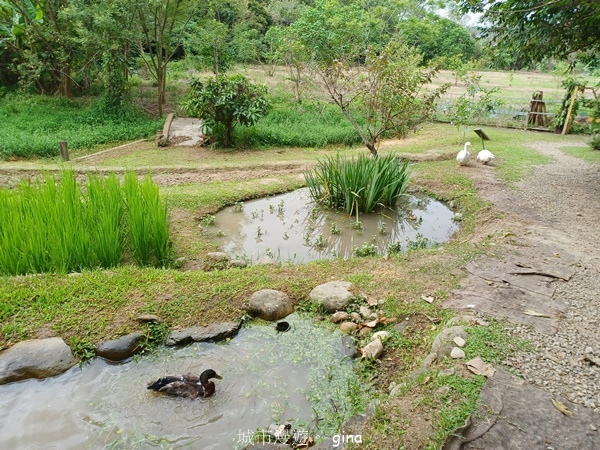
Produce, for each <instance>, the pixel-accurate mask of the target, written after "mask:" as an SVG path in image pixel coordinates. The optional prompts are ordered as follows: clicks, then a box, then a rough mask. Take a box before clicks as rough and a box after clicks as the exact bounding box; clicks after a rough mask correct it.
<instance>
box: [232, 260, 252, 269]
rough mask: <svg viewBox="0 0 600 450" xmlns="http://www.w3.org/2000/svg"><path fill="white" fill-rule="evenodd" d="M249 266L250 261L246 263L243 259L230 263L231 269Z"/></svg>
mask: <svg viewBox="0 0 600 450" xmlns="http://www.w3.org/2000/svg"><path fill="white" fill-rule="evenodd" d="M247 266H248V261H244V260H243V259H232V260H231V261H229V267H230V268H232V269H233V268H238V269H241V268H244V267H247Z"/></svg>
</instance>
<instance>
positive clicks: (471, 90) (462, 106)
mask: <svg viewBox="0 0 600 450" xmlns="http://www.w3.org/2000/svg"><path fill="white" fill-rule="evenodd" d="M462 80H463V82H464V84H465V87H466V91H465V93H464V94H462V95H461V96H460V97H458V98H457V99H456V101H455V102H454V103H453V104H450V103H447V104H445V105H442V106H441V108H440V109H441V111H442V113H443V114H444V115H446V116H447V117H448V118H449V119H450V121H451V122H452V123H453V124H454V125H455V126H456V129H457V131H458V136H459V139H458V143H459V144H461V143H462V142H463V140H464V137H465V133H466V132H467V127H466V125H468V124H472V123H477V121H479V120H481V119H483V117H484V116H485V115H486V114H488V113H490V112H492V111H494V109H495V108H496V107H498V106H499V105H500V99H498V98H497V97H495V96H494V94H497V93H498V92H500V88H498V87H494V88H489V89H488V88H484V87H482V86H481V75H475V74H474V73H471V74H468V75H466V76H464V77H463V78H462Z"/></svg>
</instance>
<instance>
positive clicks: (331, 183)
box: [305, 153, 410, 214]
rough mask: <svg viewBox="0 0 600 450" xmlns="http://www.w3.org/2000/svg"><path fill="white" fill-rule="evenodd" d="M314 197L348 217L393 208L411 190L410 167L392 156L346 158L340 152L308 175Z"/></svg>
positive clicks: (322, 162) (391, 154) (307, 180)
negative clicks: (358, 213)
mask: <svg viewBox="0 0 600 450" xmlns="http://www.w3.org/2000/svg"><path fill="white" fill-rule="evenodd" d="M305 177H306V182H307V184H308V187H309V191H310V195H311V198H312V199H313V200H314V201H315V202H317V203H320V204H322V205H325V206H328V207H330V208H336V209H343V210H344V211H346V213H348V214H352V213H357V212H365V213H369V212H371V211H373V210H374V209H375V208H376V207H377V206H388V207H392V206H394V205H395V204H396V201H397V200H398V198H399V197H400V196H401V195H402V194H404V193H405V192H406V190H407V188H408V183H409V180H410V168H409V166H408V162H406V161H405V162H401V161H400V159H399V158H398V157H397V156H396V155H395V154H393V153H390V154H387V155H385V156H378V157H376V158H374V157H372V156H370V155H366V154H363V155H359V156H358V157H357V158H356V159H355V158H350V159H344V158H342V157H341V155H340V154H339V153H338V154H337V155H336V156H334V157H326V158H325V159H323V160H320V161H318V163H317V166H316V167H315V168H314V169H312V170H310V171H308V172H306V173H305Z"/></svg>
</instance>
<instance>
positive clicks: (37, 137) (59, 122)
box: [0, 95, 164, 159]
mask: <svg viewBox="0 0 600 450" xmlns="http://www.w3.org/2000/svg"><path fill="white" fill-rule="evenodd" d="M0 120H1V121H2V126H1V127H0V158H2V159H6V158H9V157H21V158H32V157H44V156H57V155H58V154H59V150H58V142H59V141H67V142H68V144H69V148H70V149H81V148H92V147H94V146H96V145H99V144H103V143H107V142H116V141H125V140H130V139H137V138H142V137H147V136H152V135H154V133H155V132H156V130H157V129H158V128H162V126H163V122H164V120H162V119H161V120H155V119H150V118H148V117H146V116H144V115H143V114H142V113H141V112H140V111H137V110H136V109H134V108H132V107H123V108H112V107H110V106H109V105H108V104H107V103H106V101H105V100H104V99H101V100H97V101H94V102H84V101H80V100H68V99H65V98H62V97H42V96H12V95H7V96H6V97H5V98H3V99H2V102H0Z"/></svg>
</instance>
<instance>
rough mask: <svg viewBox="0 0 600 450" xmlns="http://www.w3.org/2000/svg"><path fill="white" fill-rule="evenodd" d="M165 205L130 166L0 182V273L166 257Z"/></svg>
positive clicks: (163, 262)
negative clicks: (84, 175) (120, 172)
mask: <svg viewBox="0 0 600 450" xmlns="http://www.w3.org/2000/svg"><path fill="white" fill-rule="evenodd" d="M170 251H171V244H170V236H169V225H168V220H167V209H166V206H165V204H164V203H163V202H162V201H161V200H160V198H159V195H158V186H157V185H156V184H155V183H154V182H153V181H152V179H151V178H150V177H149V176H148V177H146V178H145V179H144V180H142V181H141V182H140V181H138V179H137V177H136V175H135V173H127V174H125V181H124V183H121V182H120V181H119V179H118V178H117V177H116V176H115V175H110V176H108V177H102V176H99V175H95V174H90V175H88V179H87V182H86V183H81V184H80V183H78V182H77V179H76V177H75V174H74V173H73V172H72V171H70V170H63V171H62V172H61V174H60V177H59V179H58V180H57V178H56V177H55V176H54V175H49V174H46V175H45V176H44V177H42V178H40V179H39V180H38V181H36V182H30V181H27V182H26V181H24V182H22V183H21V184H20V185H19V186H18V187H17V188H16V189H0V275H19V274H27V273H39V272H57V273H66V272H72V271H80V270H82V269H86V268H88V269H91V268H95V267H113V266H116V265H118V264H121V263H122V262H124V261H129V260H133V261H135V262H137V263H138V264H141V265H154V266H164V265H166V264H167V262H168V261H169V260H170Z"/></svg>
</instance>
